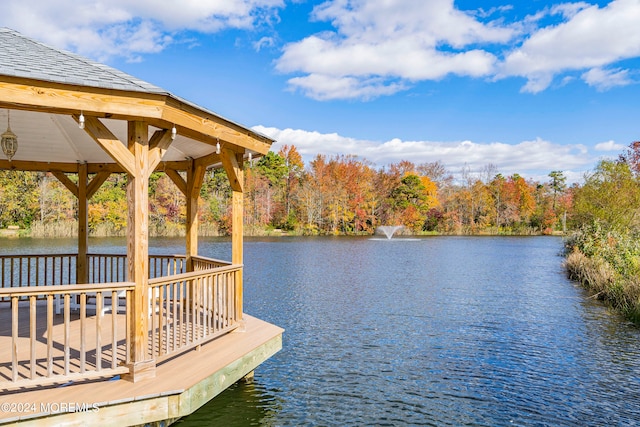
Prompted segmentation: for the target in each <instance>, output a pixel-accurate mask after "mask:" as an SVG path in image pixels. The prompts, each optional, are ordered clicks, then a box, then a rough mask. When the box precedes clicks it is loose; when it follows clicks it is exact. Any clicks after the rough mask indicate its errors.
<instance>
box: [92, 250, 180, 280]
mask: <svg viewBox="0 0 640 427" xmlns="http://www.w3.org/2000/svg"><path fill="white" fill-rule="evenodd" d="M87 264H88V266H89V283H105V282H124V281H125V280H126V277H127V269H128V265H127V256H126V255H120V254H88V255H87ZM186 271H187V257H186V256H184V255H149V278H150V279H153V278H155V277H165V276H172V275H174V274H180V273H184V272H186Z"/></svg>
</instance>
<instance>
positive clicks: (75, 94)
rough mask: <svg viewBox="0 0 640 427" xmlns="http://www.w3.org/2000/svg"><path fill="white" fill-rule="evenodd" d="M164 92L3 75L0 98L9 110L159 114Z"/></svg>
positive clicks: (141, 115) (163, 102) (56, 112)
mask: <svg viewBox="0 0 640 427" xmlns="http://www.w3.org/2000/svg"><path fill="white" fill-rule="evenodd" d="M165 98H166V95H164V94H150V93H144V92H129V91H116V90H112V89H101V88H96V87H86V86H77V85H68V84H61V83H54V82H48V81H41V80H36V79H25V78H20V77H9V76H2V80H1V81H0V99H1V100H2V103H3V104H6V105H10V108H12V109H22V110H29V111H42V112H49V113H54V114H72V113H76V114H77V113H79V112H80V111H84V114H85V115H86V114H87V112H89V113H91V114H95V115H109V116H111V117H116V116H120V118H123V119H125V120H126V119H127V118H129V119H131V118H132V117H150V118H151V117H156V118H160V117H161V116H162V109H163V106H164V105H165V102H166V99H165Z"/></svg>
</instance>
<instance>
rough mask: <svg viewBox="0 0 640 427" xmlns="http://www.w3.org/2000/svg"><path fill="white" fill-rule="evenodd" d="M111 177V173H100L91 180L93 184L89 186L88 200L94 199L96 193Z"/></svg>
mask: <svg viewBox="0 0 640 427" xmlns="http://www.w3.org/2000/svg"><path fill="white" fill-rule="evenodd" d="M110 176H111V172H98V173H97V174H96V175H95V176H94V177H93V179H92V180H91V182H90V183H89V185H88V186H87V200H90V199H91V198H92V197H93V195H94V194H95V193H96V191H98V190H99V189H100V187H101V186H102V184H104V182H105V181H106V180H107V179H109V177H110Z"/></svg>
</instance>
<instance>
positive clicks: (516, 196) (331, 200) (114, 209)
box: [0, 146, 590, 236]
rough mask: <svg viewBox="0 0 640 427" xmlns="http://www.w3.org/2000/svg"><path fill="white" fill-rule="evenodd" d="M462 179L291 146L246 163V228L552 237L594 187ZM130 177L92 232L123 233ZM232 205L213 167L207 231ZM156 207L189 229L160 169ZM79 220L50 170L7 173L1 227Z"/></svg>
mask: <svg viewBox="0 0 640 427" xmlns="http://www.w3.org/2000/svg"><path fill="white" fill-rule="evenodd" d="M458 175H459V176H460V178H459V179H457V180H456V179H454V175H453V173H452V172H451V171H448V170H447V169H446V167H445V166H444V165H443V164H442V162H440V161H435V162H430V163H422V164H414V163H412V162H409V161H400V162H398V163H396V164H391V165H389V166H385V167H376V166H375V165H373V164H372V163H370V162H368V161H367V160H366V159H363V158H360V157H357V156H353V155H336V156H332V157H327V156H324V155H317V156H316V157H315V158H314V159H313V160H312V161H311V162H309V164H308V166H305V164H304V162H303V161H302V157H301V156H300V154H299V153H298V151H297V149H296V147H295V146H284V147H282V148H281V149H280V151H279V152H277V153H276V152H269V153H268V154H267V155H265V156H263V157H261V158H260V159H258V160H254V161H252V162H248V163H246V164H245V174H244V178H245V187H244V188H245V229H246V232H247V234H253V235H259V234H265V233H269V232H272V231H273V230H278V231H283V232H287V233H292V234H299V235H324V234H344V235H357V234H371V233H373V232H374V231H375V229H376V227H378V226H379V225H403V226H404V228H405V232H406V233H412V234H423V233H441V234H479V233H489V234H542V233H552V232H554V231H558V230H563V229H564V228H566V227H572V226H574V225H575V218H576V211H575V203H574V200H575V198H576V194H577V193H578V192H579V191H587V189H588V188H590V187H589V186H588V185H586V184H585V185H584V186H582V187H578V186H572V187H567V185H566V177H565V176H564V174H563V173H562V172H560V171H552V172H550V173H549V176H548V178H549V179H548V180H547V181H545V182H537V181H533V180H530V179H525V178H524V177H522V176H520V175H518V174H513V175H509V176H504V175H502V174H500V173H499V172H498V170H497V167H496V166H495V165H492V164H487V165H486V166H485V167H483V168H482V169H481V170H477V171H472V170H471V169H470V168H469V167H468V166H467V167H465V168H463V170H462V171H460V173H459V174H458ZM70 178H71V179H74V178H75V177H74V176H73V175H70ZM75 179H77V178H75ZM126 181H127V178H126V175H124V174H113V175H112V176H111V177H110V178H109V179H108V180H107V181H106V182H105V183H104V184H103V185H102V187H101V188H100V190H99V191H97V192H96V193H95V195H94V196H93V197H92V199H91V200H90V201H89V211H88V212H89V227H90V233H91V234H92V235H102V236H106V235H121V234H123V233H124V232H125V228H126V212H127V209H126ZM230 201H231V188H230V186H229V183H228V181H227V178H226V175H225V173H224V171H222V170H210V171H208V172H207V174H206V176H205V181H204V185H203V186H202V190H201V201H200V205H199V218H200V224H201V226H200V232H201V234H203V235H225V234H228V233H229V232H230V226H231V209H230ZM149 204H150V210H149V212H150V218H149V224H150V233H151V234H152V235H177V234H181V233H183V232H184V223H185V215H186V205H185V200H184V197H183V196H182V194H181V193H180V191H179V190H178V189H177V188H176V187H175V186H174V184H173V182H172V181H171V180H170V179H169V178H168V177H167V176H165V175H164V174H163V173H161V172H158V173H154V174H152V175H151V178H150V190H149ZM76 219H77V203H76V200H75V198H74V196H73V195H72V194H71V193H70V192H69V191H68V190H66V188H65V187H64V186H63V185H62V184H60V183H59V182H58V180H57V179H56V178H55V177H53V176H52V175H51V174H48V173H44V172H23V171H14V170H9V171H6V170H5V171H0V228H6V227H7V226H10V225H14V226H18V227H20V228H22V229H28V230H31V232H32V235H38V236H55V235H62V236H65V235H72V234H73V233H74V232H75V222H76Z"/></svg>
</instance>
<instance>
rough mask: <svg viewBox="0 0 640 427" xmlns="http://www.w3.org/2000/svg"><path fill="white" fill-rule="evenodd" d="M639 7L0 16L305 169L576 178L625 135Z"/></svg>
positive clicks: (214, 4)
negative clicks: (342, 160)
mask: <svg viewBox="0 0 640 427" xmlns="http://www.w3.org/2000/svg"><path fill="white" fill-rule="evenodd" d="M639 23H640V0H613V1H588V2H555V1H546V0H528V1H515V0H507V1H475V0H461V1H452V0H328V1H322V0H320V1H304V0H181V1H175V0H135V1H131V0H109V1H104V0H83V1H77V0H74V1H71V0H3V1H2V2H1V3H0V26H4V27H9V28H12V29H14V30H16V31H19V32H21V33H23V34H25V35H27V36H29V37H32V38H34V39H37V40H39V41H41V42H43V43H45V44H48V45H50V46H54V47H57V48H60V49H65V50H69V51H72V52H75V53H78V54H81V55H84V56H87V57H89V58H91V59H94V60H97V61H100V62H103V63H106V64H108V65H110V66H113V67H115V68H118V69H120V70H122V71H125V72H127V73H129V74H132V75H134V76H136V77H138V78H140V79H142V80H146V81H148V82H150V83H153V84H155V85H157V86H160V87H162V88H164V89H166V90H168V91H170V92H171V93H173V94H175V95H177V96H180V97H183V98H186V99H188V100H189V101H192V102H194V103H196V104H199V105H200V106H202V107H205V108H207V109H209V110H211V111H214V112H216V113H218V114H220V115H221V116H223V117H225V118H228V119H230V120H232V121H235V122H237V123H240V124H243V125H245V126H247V127H251V128H253V129H255V130H256V131H258V132H261V133H263V134H265V135H268V136H270V137H272V138H274V139H276V140H277V142H276V143H275V144H274V145H273V150H274V151H276V152H277V151H278V150H279V149H280V147H282V146H283V145H284V144H288V145H294V146H295V147H296V148H297V149H298V151H299V152H300V153H301V154H302V156H303V159H304V160H305V161H306V162H309V161H311V160H313V158H315V157H316V156H317V155H319V154H321V155H325V156H327V157H328V158H331V157H332V156H335V155H355V156H358V157H359V158H360V159H362V160H366V161H368V162H370V163H371V164H372V165H374V166H375V167H378V168H382V167H387V166H388V165H390V164H393V163H397V162H399V161H402V160H408V161H411V162H413V163H415V164H421V163H427V162H435V161H439V162H441V163H442V164H444V165H445V167H446V168H447V169H448V170H449V171H450V172H451V173H453V174H454V175H456V176H458V175H459V174H460V172H461V171H462V170H463V169H465V170H466V171H467V172H468V173H471V174H474V173H477V174H480V173H481V171H482V170H486V167H487V165H493V166H494V168H495V170H497V172H499V173H502V174H503V175H512V174H515V173H517V174H519V175H521V176H524V177H527V178H531V179H534V180H536V181H539V182H547V181H549V177H548V174H549V172H551V171H557V170H559V171H562V172H564V174H565V176H567V178H568V181H569V182H580V181H581V180H582V178H583V176H584V174H585V173H589V172H590V171H593V170H594V168H595V167H596V165H597V163H598V161H600V160H602V159H607V158H617V156H618V155H619V154H620V153H622V152H623V150H624V149H625V148H626V147H627V146H628V145H629V144H630V143H631V142H633V141H635V140H638V139H640V118H639V117H638V115H639V114H638V113H639V106H638V100H639V99H640V85H639V84H638V83H639V82H640V25H639Z"/></svg>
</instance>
